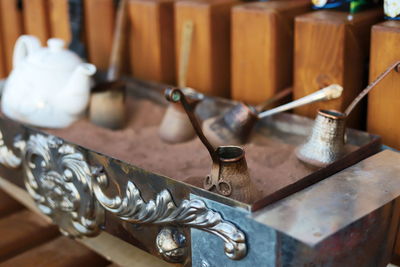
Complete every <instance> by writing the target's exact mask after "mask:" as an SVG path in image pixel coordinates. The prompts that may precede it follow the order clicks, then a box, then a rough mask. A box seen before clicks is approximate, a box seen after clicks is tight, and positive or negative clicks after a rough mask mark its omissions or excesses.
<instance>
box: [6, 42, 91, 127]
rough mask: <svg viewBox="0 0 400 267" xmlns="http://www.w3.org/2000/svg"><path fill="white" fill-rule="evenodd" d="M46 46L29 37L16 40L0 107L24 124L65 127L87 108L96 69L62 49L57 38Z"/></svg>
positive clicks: (62, 45)
mask: <svg viewBox="0 0 400 267" xmlns="http://www.w3.org/2000/svg"><path fill="white" fill-rule="evenodd" d="M47 44H48V47H41V45H40V41H39V40H38V39H37V38H36V37H34V36H30V35H23V36H21V37H20V38H19V39H18V40H17V42H16V44H15V48H14V56H13V64H14V66H13V71H12V72H11V74H10V76H9V78H8V79H7V82H6V84H5V87H4V92H3V96H2V100H1V107H2V110H3V112H4V114H5V115H7V116H8V117H10V118H12V119H15V120H18V121H21V122H24V123H27V124H31V125H35V126H39V127H47V128H62V127H67V126H68V125H70V124H71V123H72V122H74V121H75V120H77V119H78V118H79V117H80V116H81V115H82V114H83V113H84V111H85V109H86V108H87V105H88V103H89V96H90V87H91V84H92V79H91V76H92V75H93V74H94V73H95V72H96V67H95V66H94V65H92V64H87V63H83V61H82V59H80V58H79V57H78V56H77V55H76V54H75V53H73V52H72V51H69V50H67V49H65V48H64V45H65V44H64V41H63V40H61V39H56V38H53V39H49V40H48V42H47Z"/></svg>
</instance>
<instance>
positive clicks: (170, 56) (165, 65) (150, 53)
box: [129, 0, 175, 84]
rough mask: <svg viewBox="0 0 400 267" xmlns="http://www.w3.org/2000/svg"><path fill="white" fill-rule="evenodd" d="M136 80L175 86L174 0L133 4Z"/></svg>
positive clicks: (139, 0)
mask: <svg viewBox="0 0 400 267" xmlns="http://www.w3.org/2000/svg"><path fill="white" fill-rule="evenodd" d="M129 20H130V26H131V28H130V31H131V32H130V57H131V58H130V66H131V69H132V74H133V76H135V77H137V78H140V79H144V80H151V81H157V82H163V83H167V84H175V42H174V41H175V40H174V0H133V1H130V2H129Z"/></svg>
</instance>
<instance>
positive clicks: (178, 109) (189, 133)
mask: <svg viewBox="0 0 400 267" xmlns="http://www.w3.org/2000/svg"><path fill="white" fill-rule="evenodd" d="M193 28H194V25H193V21H191V20H188V21H185V22H184V24H183V29H182V40H181V50H180V57H179V58H180V60H179V72H178V86H179V87H180V88H183V89H182V91H183V93H184V94H185V95H186V97H187V98H188V103H189V104H190V105H191V106H192V108H193V109H195V107H196V106H197V105H198V104H199V103H200V102H201V101H202V100H203V99H204V95H203V94H201V93H198V92H196V91H195V90H194V89H192V88H189V87H186V80H187V72H188V66H189V59H190V50H191V44H192V39H193ZM158 134H159V136H160V138H161V140H163V141H164V142H167V143H170V144H176V143H182V142H186V141H189V140H190V139H193V138H194V137H195V136H196V133H195V131H194V129H193V127H192V125H191V123H190V120H189V119H188V117H187V116H186V114H185V111H184V110H183V108H182V106H181V105H180V104H179V103H171V104H169V106H168V108H167V111H166V112H165V115H164V117H163V119H162V122H161V124H160V128H159V130H158Z"/></svg>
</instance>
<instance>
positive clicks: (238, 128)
mask: <svg viewBox="0 0 400 267" xmlns="http://www.w3.org/2000/svg"><path fill="white" fill-rule="evenodd" d="M342 91H343V88H342V87H341V86H340V85H337V84H333V85H330V86H328V87H325V88H323V89H321V90H319V91H317V92H314V93H312V94H310V95H307V96H305V97H302V98H300V99H297V100H295V101H293V102H290V103H287V104H285V105H282V106H279V107H276V108H273V109H270V110H267V111H264V112H259V111H258V110H257V109H256V108H254V107H252V106H248V105H246V104H244V103H239V104H237V105H235V106H234V107H233V108H232V109H230V110H228V111H227V112H226V113H225V114H223V115H222V116H219V117H214V118H210V119H207V120H205V121H204V122H203V131H204V133H205V134H206V136H207V137H208V138H209V140H210V142H211V144H213V145H214V146H221V145H226V144H236V145H239V144H244V143H245V142H246V141H247V139H248V138H249V136H250V133H251V131H252V129H253V127H254V125H255V123H256V122H257V121H258V120H260V119H262V118H265V117H268V116H271V115H274V114H277V113H280V112H283V111H287V110H290V109H294V108H297V107H301V106H304V105H307V104H310V103H314V102H318V101H326V100H331V99H336V98H338V97H340V96H341V94H342Z"/></svg>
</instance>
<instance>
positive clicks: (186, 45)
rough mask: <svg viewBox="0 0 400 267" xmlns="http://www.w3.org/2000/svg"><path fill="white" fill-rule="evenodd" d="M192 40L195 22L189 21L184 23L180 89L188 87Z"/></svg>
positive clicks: (179, 78) (179, 77) (180, 61)
mask: <svg viewBox="0 0 400 267" xmlns="http://www.w3.org/2000/svg"><path fill="white" fill-rule="evenodd" d="M192 38H193V21H191V20H188V21H185V22H184V24H183V31H182V40H181V51H180V57H179V58H180V60H179V76H178V86H179V87H180V88H184V87H186V80H187V72H188V67H189V59H190V48H191V46H192Z"/></svg>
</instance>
